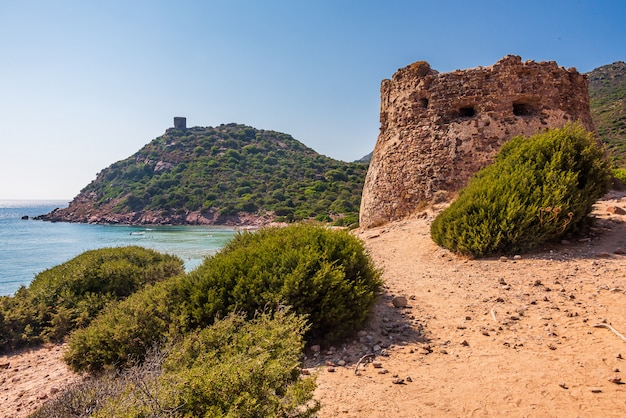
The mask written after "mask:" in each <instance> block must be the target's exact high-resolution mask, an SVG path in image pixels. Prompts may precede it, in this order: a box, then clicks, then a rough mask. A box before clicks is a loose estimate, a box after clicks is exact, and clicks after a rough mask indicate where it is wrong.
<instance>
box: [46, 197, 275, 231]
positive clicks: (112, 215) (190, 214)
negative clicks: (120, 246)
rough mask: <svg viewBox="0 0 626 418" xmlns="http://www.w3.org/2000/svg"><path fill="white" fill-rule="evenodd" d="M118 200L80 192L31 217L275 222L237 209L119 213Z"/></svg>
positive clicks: (168, 222) (129, 221) (229, 223)
mask: <svg viewBox="0 0 626 418" xmlns="http://www.w3.org/2000/svg"><path fill="white" fill-rule="evenodd" d="M119 203H120V199H116V200H111V201H109V202H106V203H104V204H102V205H97V204H95V203H94V198H93V196H89V194H85V193H80V194H79V195H78V196H76V197H75V198H74V200H72V202H70V205H69V206H68V207H67V208H63V209H55V210H53V211H52V212H50V213H48V214H45V215H40V216H37V217H35V218H34V219H37V220H42V221H51V222H75V223H89V224H122V225H227V226H240V227H261V226H264V225H268V224H270V223H272V222H274V220H275V218H276V216H275V215H274V214H273V213H270V212H266V213H265V214H263V215H259V214H250V213H245V212H240V213H237V214H234V215H221V214H219V212H218V211H217V210H216V209H210V210H205V211H163V210H142V211H134V212H132V211H131V212H118V211H116V210H115V209H114V208H115V207H116V206H117V205H118V204H119Z"/></svg>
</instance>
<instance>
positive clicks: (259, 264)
mask: <svg viewBox="0 0 626 418" xmlns="http://www.w3.org/2000/svg"><path fill="white" fill-rule="evenodd" d="M183 283H184V286H185V292H186V293H187V294H188V297H187V298H188V300H189V308H190V312H189V315H190V317H191V318H192V320H193V321H194V323H195V324H197V325H199V326H203V325H205V324H208V323H210V322H211V321H212V320H213V318H214V317H215V316H216V315H224V314H225V313H227V312H232V311H235V310H241V311H244V312H246V313H247V314H248V315H249V316H252V315H254V313H255V312H256V311H259V310H263V309H264V307H266V306H270V307H276V306H279V305H287V306H291V307H292V308H293V309H294V311H295V312H296V313H297V314H299V315H306V316H307V317H308V318H309V321H310V322H311V329H310V332H309V333H308V335H307V336H308V337H309V338H313V339H324V340H334V339H338V338H341V337H344V336H346V335H347V334H348V333H350V332H351V331H353V330H355V329H356V328H357V327H358V326H360V325H361V324H362V323H363V321H364V320H365V318H366V316H367V314H368V312H369V309H370V308H371V306H372V304H373V303H374V300H375V297H376V292H377V291H378V290H379V288H380V286H381V281H380V273H379V272H378V271H377V270H376V268H375V267H374V265H373V262H372V260H371V259H370V257H369V256H368V254H367V253H366V252H365V249H364V247H363V244H362V242H361V241H359V240H358V239H357V238H355V237H354V236H352V235H350V234H349V233H348V232H346V231H337V230H331V229H328V228H324V227H321V226H315V225H306V224H298V225H292V226H289V227H287V228H265V229H261V230H259V231H257V232H255V233H244V234H240V235H238V236H236V237H235V238H234V239H233V240H232V241H230V242H229V243H228V244H227V245H226V246H225V247H224V248H223V249H222V251H221V252H220V253H218V254H217V255H215V256H214V257H213V258H210V259H207V260H206V261H205V262H204V264H203V265H201V266H200V267H199V268H198V269H196V270H195V271H193V272H191V273H190V274H189V275H188V276H187V278H186V279H185V280H183Z"/></svg>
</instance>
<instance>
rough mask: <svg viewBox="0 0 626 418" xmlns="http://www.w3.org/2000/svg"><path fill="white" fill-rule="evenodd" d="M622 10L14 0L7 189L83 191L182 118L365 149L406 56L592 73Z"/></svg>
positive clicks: (0, 129)
mask: <svg viewBox="0 0 626 418" xmlns="http://www.w3.org/2000/svg"><path fill="white" fill-rule="evenodd" d="M624 22H626V1H622V0H614V1H609V0H607V1H600V0H596V1H583V0H581V1H576V0H567V1H556V0H555V1H550V0H543V1H533V0H526V1H524V2H519V1H516V2H510V1H506V0H502V1H480V0H474V1H467V0H466V1H452V0H441V1H432V0H430V1H417V0H416V1H400V0H398V1H394V0H386V1H367V0H361V1H352V0H334V1H326V0H323V1H322V0H320V1H297V0H290V1H272V0H268V1H252V0H250V1H243V0H240V1H237V0H230V1H213V0H205V1H191V0H189V1H184V0H182V1H181V0H178V1H158V0H153V1H147V0H146V1H140V0H135V1H133V0H125V1H116V0H109V1H88V0H76V1H64V0H56V1H47V0H41V1H34V0H33V1H30V0H0V52H1V57H0V199H32V198H41V199H53V198H60V199H70V198H72V197H74V196H75V195H76V194H78V193H79V191H80V189H81V188H82V187H84V186H86V185H87V184H88V183H89V182H90V181H91V180H93V179H94V178H95V177H96V174H97V173H98V172H99V171H100V170H102V169H103V168H105V167H107V166H109V165H110V164H112V163H114V162H115V161H118V160H121V159H124V158H126V157H128V156H130V155H131V154H133V153H134V152H136V151H137V150H138V149H139V148H141V147H142V146H143V145H144V144H146V143H148V142H149V141H151V140H152V139H154V138H156V137H158V136H160V135H161V134H163V133H164V132H165V130H166V129H167V128H168V127H170V126H172V125H173V117H174V116H185V117H187V126H216V125H219V124H221V123H231V122H237V123H243V124H246V125H250V126H253V127H255V128H259V129H268V130H275V131H280V132H285V133H288V134H290V135H292V136H293V137H294V138H296V139H297V140H299V141H301V142H303V143H304V144H305V145H307V146H309V147H311V148H313V149H315V150H316V151H317V152H319V153H321V154H324V155H327V156H329V157H333V158H336V159H341V160H346V161H352V160H355V159H358V158H361V157H362V156H363V155H365V154H367V153H369V152H371V151H372V149H373V148H374V145H375V143H376V138H377V136H378V130H379V119H378V117H379V103H380V82H381V81H382V80H383V79H385V78H391V76H392V75H393V73H394V72H395V71H396V70H397V69H399V68H401V67H405V66H407V65H409V64H411V63H412V62H414V61H418V60H425V61H428V62H429V63H430V64H431V67H433V68H434V69H436V70H438V71H440V72H447V71H453V70H455V69H463V68H471V67H476V66H479V65H482V66H488V65H491V64H493V63H495V62H496V61H497V60H499V59H500V58H502V57H503V56H505V55H507V54H516V55H520V56H521V57H522V59H523V60H529V59H530V60H535V61H546V60H549V61H556V62H557V63H558V64H559V65H561V66H563V67H567V68H569V67H576V68H577V69H578V70H579V71H580V72H588V71H591V70H592V69H594V68H597V67H599V66H602V65H605V64H610V63H612V62H615V61H624V60H626V24H625V23H624Z"/></svg>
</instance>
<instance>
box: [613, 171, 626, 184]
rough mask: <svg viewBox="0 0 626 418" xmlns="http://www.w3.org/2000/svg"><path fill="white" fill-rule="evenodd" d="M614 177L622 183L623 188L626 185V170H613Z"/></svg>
mask: <svg viewBox="0 0 626 418" xmlns="http://www.w3.org/2000/svg"><path fill="white" fill-rule="evenodd" d="M613 177H615V178H616V179H617V180H619V181H620V182H621V183H622V186H624V185H626V168H616V169H614V170H613Z"/></svg>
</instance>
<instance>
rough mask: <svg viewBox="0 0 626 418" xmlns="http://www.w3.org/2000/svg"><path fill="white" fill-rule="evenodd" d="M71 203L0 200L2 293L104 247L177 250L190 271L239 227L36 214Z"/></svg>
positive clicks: (6, 293)
mask: <svg viewBox="0 0 626 418" xmlns="http://www.w3.org/2000/svg"><path fill="white" fill-rule="evenodd" d="M67 205H68V202H67V201H64V200H0V296H5V295H13V294H14V293H15V292H16V291H17V290H18V289H19V288H20V286H28V285H29V283H30V282H31V281H32V280H33V279H34V278H35V276H36V275H37V274H38V273H40V272H42V271H44V270H46V269H49V268H51V267H54V266H56V265H59V264H61V263H64V262H66V261H68V260H70V259H72V258H73V257H76V256H77V255H79V254H81V253H83V252H85V251H87V250H92V249H97V248H104V247H119V246H126V245H140V246H142V247H146V248H150V249H153V250H156V251H159V252H162V253H167V254H174V255H177V256H179V257H180V258H181V259H182V260H183V261H184V263H185V270H186V271H191V270H193V269H194V268H196V267H198V266H199V265H200V264H201V263H202V261H203V260H204V259H205V257H207V256H210V255H213V254H215V253H216V252H217V251H219V250H220V249H221V248H222V247H223V246H224V245H225V244H226V243H228V241H230V240H231V239H232V238H233V237H234V236H235V234H237V233H238V231H237V230H236V229H233V228H230V227H219V226H217V227H216V226H149V227H146V226H128V225H95V224H77V223H65V222H44V221H37V220H33V219H32V218H33V217H35V216H37V215H43V214H46V213H49V212H51V211H52V210H54V209H55V208H64V207H67ZM24 217H28V219H23V218H24Z"/></svg>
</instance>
